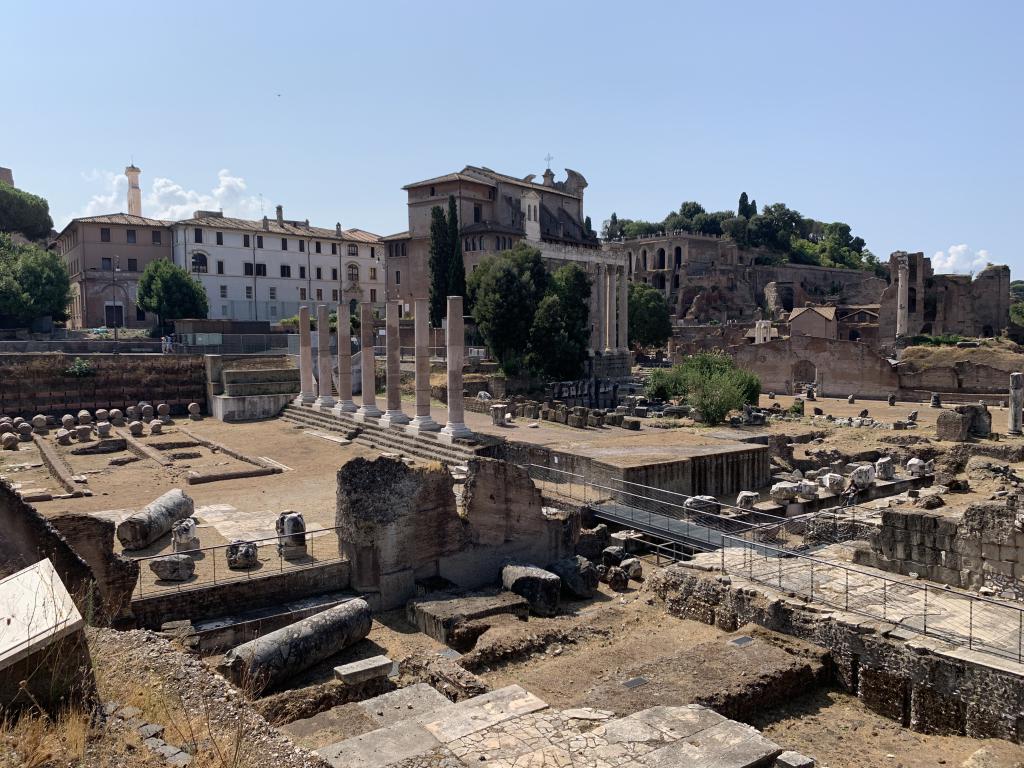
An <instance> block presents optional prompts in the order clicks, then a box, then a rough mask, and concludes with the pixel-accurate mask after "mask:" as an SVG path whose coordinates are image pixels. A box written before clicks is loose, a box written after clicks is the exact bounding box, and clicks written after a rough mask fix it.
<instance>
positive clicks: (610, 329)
mask: <svg viewBox="0 0 1024 768" xmlns="http://www.w3.org/2000/svg"><path fill="white" fill-rule="evenodd" d="M605 273H606V277H607V279H606V286H605V308H606V309H605V323H604V351H605V352H606V353H611V352H614V351H615V332H616V331H617V330H618V325H617V322H616V319H615V318H616V315H615V304H616V301H617V299H618V297H617V296H616V295H615V267H608V268H606V269H605Z"/></svg>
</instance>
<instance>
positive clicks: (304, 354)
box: [296, 306, 316, 405]
mask: <svg viewBox="0 0 1024 768" xmlns="http://www.w3.org/2000/svg"><path fill="white" fill-rule="evenodd" d="M299 387H300V391H299V397H298V399H297V401H296V402H297V403H298V404H300V405H312V404H313V401H314V400H316V386H315V385H314V384H313V345H312V338H311V337H310V333H309V307H307V306H301V307H299Z"/></svg>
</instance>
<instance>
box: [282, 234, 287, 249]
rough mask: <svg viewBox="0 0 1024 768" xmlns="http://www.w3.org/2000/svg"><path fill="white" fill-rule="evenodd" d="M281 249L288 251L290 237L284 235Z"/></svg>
mask: <svg viewBox="0 0 1024 768" xmlns="http://www.w3.org/2000/svg"><path fill="white" fill-rule="evenodd" d="M281 250H282V251H287V250H288V238H287V237H282V238H281Z"/></svg>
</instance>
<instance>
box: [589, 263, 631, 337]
mask: <svg viewBox="0 0 1024 768" xmlns="http://www.w3.org/2000/svg"><path fill="white" fill-rule="evenodd" d="M628 337H629V281H628V280H626V274H625V270H624V268H623V267H619V266H614V265H608V264H595V265H594V266H593V271H592V273H591V287H590V352H591V354H594V353H596V352H602V353H604V354H611V353H613V352H626V351H627V350H628V349H629V338H628Z"/></svg>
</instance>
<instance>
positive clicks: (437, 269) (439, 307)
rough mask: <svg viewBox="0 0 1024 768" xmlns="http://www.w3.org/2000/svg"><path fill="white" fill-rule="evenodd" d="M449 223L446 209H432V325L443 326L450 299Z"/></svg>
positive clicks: (430, 263) (430, 261)
mask: <svg viewBox="0 0 1024 768" xmlns="http://www.w3.org/2000/svg"><path fill="white" fill-rule="evenodd" d="M449 253H450V248H449V246H448V222H446V221H445V218H444V209H443V208H441V206H439V205H435V206H434V207H433V208H431V209H430V260H429V266H430V324H431V325H433V326H434V327H435V328H439V327H440V326H441V320H442V318H443V317H444V315H445V304H446V302H447V297H448V256H449Z"/></svg>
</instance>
